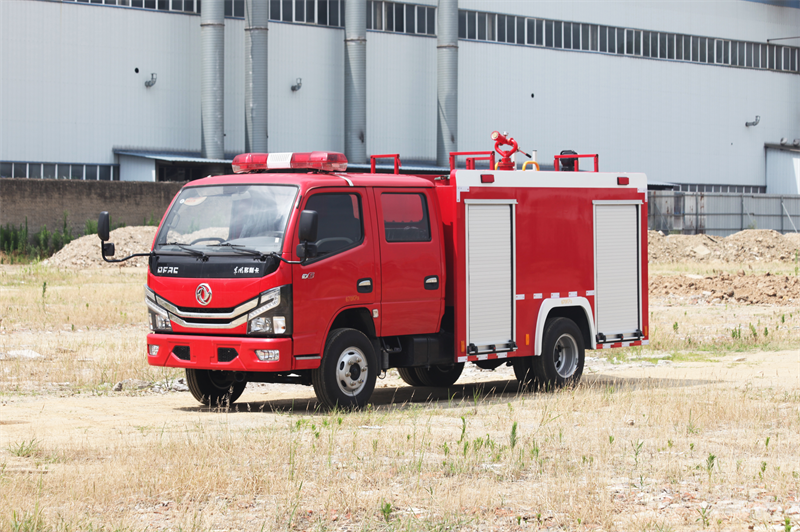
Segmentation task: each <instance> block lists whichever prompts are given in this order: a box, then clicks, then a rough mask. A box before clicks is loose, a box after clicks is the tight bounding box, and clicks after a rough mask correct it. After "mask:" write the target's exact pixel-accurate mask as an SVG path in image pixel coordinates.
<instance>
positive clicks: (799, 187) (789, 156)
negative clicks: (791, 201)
mask: <svg viewBox="0 0 800 532" xmlns="http://www.w3.org/2000/svg"><path fill="white" fill-rule="evenodd" d="M767 192H769V193H770V194H800V151H796V152H791V151H784V150H779V149H770V148H768V149H767Z"/></svg>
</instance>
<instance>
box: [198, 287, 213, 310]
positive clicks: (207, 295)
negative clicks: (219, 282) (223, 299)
mask: <svg viewBox="0 0 800 532" xmlns="http://www.w3.org/2000/svg"><path fill="white" fill-rule="evenodd" d="M194 297H196V298H197V302H198V303H200V304H201V305H203V306H206V305H208V304H209V303H211V287H210V286H208V285H207V284H206V283H203V284H200V285H197V290H195V291H194Z"/></svg>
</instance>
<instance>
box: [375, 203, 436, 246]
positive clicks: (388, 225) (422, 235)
mask: <svg viewBox="0 0 800 532" xmlns="http://www.w3.org/2000/svg"><path fill="white" fill-rule="evenodd" d="M381 207H382V209H383V226H384V229H385V231H386V241H387V242H429V241H430V239H431V226H430V223H429V222H428V206H427V203H426V202H425V195H424V194H393V193H384V194H381Z"/></svg>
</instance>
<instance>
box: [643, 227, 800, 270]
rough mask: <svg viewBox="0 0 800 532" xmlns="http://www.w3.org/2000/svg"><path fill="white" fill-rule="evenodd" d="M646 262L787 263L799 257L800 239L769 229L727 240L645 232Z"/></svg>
mask: <svg viewBox="0 0 800 532" xmlns="http://www.w3.org/2000/svg"><path fill="white" fill-rule="evenodd" d="M647 241H648V250H647V251H648V253H647V255H648V260H649V261H650V262H652V263H662V264H664V263H675V262H710V261H720V262H733V263H744V262H759V261H764V262H773V261H779V262H790V261H793V260H794V259H795V252H798V253H800V235H798V234H787V235H782V234H780V233H779V232H777V231H773V230H771V229H748V230H746V231H739V232H738V233H734V234H732V235H730V236H728V237H725V238H722V237H716V236H710V235H668V236H664V235H663V234H662V233H661V232H659V231H648V232H647Z"/></svg>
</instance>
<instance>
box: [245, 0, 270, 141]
mask: <svg viewBox="0 0 800 532" xmlns="http://www.w3.org/2000/svg"><path fill="white" fill-rule="evenodd" d="M268 24H269V4H268V3H267V2H265V1H264V0H245V3H244V151H245V152H247V153H267V152H268V151H269V150H268V149H267V143H268V140H267V139H268V137H269V136H268V134H267V127H268V124H267V115H268V109H267V106H268V103H269V92H268V89H267V79H268V76H267V71H268V69H267V64H268V61H267V51H268V47H267V44H268V43H267V41H268V39H267V36H268V35H269V34H268V31H269V29H268V27H267V25H268Z"/></svg>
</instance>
